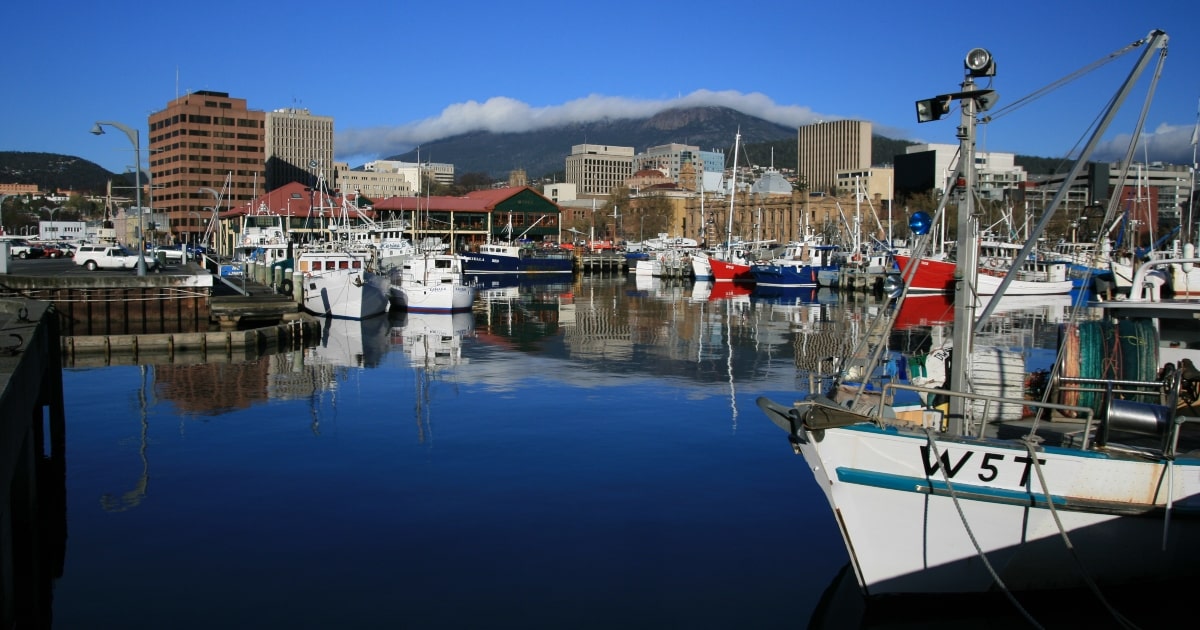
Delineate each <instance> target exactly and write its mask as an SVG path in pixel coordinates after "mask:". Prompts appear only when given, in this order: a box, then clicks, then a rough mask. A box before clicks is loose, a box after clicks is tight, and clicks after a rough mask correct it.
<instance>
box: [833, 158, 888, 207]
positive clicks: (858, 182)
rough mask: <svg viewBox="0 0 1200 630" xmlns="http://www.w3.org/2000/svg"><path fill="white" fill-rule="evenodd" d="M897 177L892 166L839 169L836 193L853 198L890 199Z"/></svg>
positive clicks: (839, 195)
mask: <svg viewBox="0 0 1200 630" xmlns="http://www.w3.org/2000/svg"><path fill="white" fill-rule="evenodd" d="M895 178H896V173H895V171H894V170H893V169H892V167H890V166H873V167H871V168H861V169H847V170H844V171H838V172H837V180H836V181H837V185H836V186H835V187H834V194H835V195H837V196H838V197H849V198H851V199H856V198H858V199H883V200H890V199H891V198H892V185H893V183H894V181H895Z"/></svg>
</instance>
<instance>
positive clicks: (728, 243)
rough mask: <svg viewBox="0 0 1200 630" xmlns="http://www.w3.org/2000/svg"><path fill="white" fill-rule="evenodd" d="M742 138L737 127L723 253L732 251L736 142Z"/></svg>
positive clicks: (735, 191) (727, 253) (735, 190)
mask: <svg viewBox="0 0 1200 630" xmlns="http://www.w3.org/2000/svg"><path fill="white" fill-rule="evenodd" d="M741 140H742V130H741V128H740V127H739V128H738V130H737V134H736V135H735V136H734V137H733V171H731V173H730V178H729V218H728V220H727V221H726V223H727V224H728V225H726V227H725V255H726V256H728V255H729V252H731V251H733V203H734V201H735V200H736V199H737V156H738V143H740V142H741Z"/></svg>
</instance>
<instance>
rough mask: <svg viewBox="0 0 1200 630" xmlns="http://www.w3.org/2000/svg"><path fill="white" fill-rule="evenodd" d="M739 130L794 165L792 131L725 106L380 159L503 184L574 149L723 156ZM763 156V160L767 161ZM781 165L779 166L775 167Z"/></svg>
mask: <svg viewBox="0 0 1200 630" xmlns="http://www.w3.org/2000/svg"><path fill="white" fill-rule="evenodd" d="M739 129H740V130H741V134H742V142H743V143H746V144H747V145H751V144H754V143H762V142H769V141H775V140H778V141H782V142H787V141H788V140H789V139H790V140H791V143H792V155H793V159H792V162H791V163H792V164H795V163H796V162H795V158H794V156H795V151H796V150H795V144H796V130H795V129H792V128H790V127H785V126H783V125H777V124H775V123H772V122H768V121H766V120H763V119H761V118H756V117H754V116H748V115H746V114H743V113H741V112H738V111H736V110H732V109H728V108H725V107H694V108H687V109H671V110H667V111H664V112H660V113H659V114H656V115H655V116H652V117H650V118H645V119H605V120H601V121H596V122H589V123H575V124H571V125H565V126H562V127H556V128H553V129H540V130H537V131H528V132H522V133H491V132H477V133H470V134H464V135H460V136H455V137H452V138H446V139H444V140H437V141H435V142H430V143H426V144H424V145H422V146H421V148H420V149H419V151H418V150H413V151H409V152H408V153H403V154H400V155H394V156H391V157H388V158H386V159H389V160H403V161H405V162H415V161H417V159H418V152H419V153H420V161H422V162H426V161H428V162H439V163H446V164H453V165H454V170H455V172H456V173H459V174H462V173H486V174H487V175H489V176H490V177H492V178H494V179H506V178H507V177H508V173H509V172H510V171H512V170H514V169H524V170H525V172H526V173H527V174H528V175H529V176H530V177H531V178H537V177H541V176H543V175H547V174H550V173H557V172H561V171H562V170H563V168H564V164H565V162H566V159H567V155H568V154H569V153H570V152H571V147H572V146H574V145H577V144H600V145H605V144H608V145H616V146H623V147H633V148H634V150H635V151H639V152H640V151H645V150H646V149H647V148H648V147H652V146H658V145H663V144H671V143H680V144H689V145H693V146H698V147H700V148H701V149H703V150H712V149H718V150H723V151H725V153H726V154H729V153H731V152H732V151H733V138H734V134H735V133H737V131H738V130H739ZM768 157H769V156H768ZM780 164H783V162H780Z"/></svg>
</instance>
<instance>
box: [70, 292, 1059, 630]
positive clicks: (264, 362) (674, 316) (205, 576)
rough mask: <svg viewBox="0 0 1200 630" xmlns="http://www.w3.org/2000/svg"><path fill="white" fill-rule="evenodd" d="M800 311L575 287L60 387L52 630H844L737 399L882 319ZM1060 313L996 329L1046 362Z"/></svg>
mask: <svg viewBox="0 0 1200 630" xmlns="http://www.w3.org/2000/svg"><path fill="white" fill-rule="evenodd" d="M800 299H801V301H802V302H803V303H802V304H797V297H796V296H782V297H777V298H772V299H768V298H765V297H763V296H761V295H755V294H745V293H742V292H736V293H734V294H729V295H726V294H724V293H723V292H721V291H718V292H715V293H714V292H712V291H711V290H710V289H709V288H708V287H706V286H703V285H700V286H693V285H691V284H682V285H673V284H667V285H663V284H660V283H657V282H655V283H645V284H638V283H636V282H635V281H634V279H626V278H583V279H582V280H580V281H578V282H576V283H575V284H565V285H532V286H524V287H507V288H497V289H494V290H489V291H487V292H485V294H483V295H481V297H480V298H479V300H478V301H477V303H476V308H475V310H474V312H473V313H467V314H460V315H456V316H453V317H451V316H448V315H437V316H435V315H424V316H416V315H410V316H407V317H406V316H404V315H396V316H393V317H392V318H391V319H386V318H380V319H377V320H375V321H372V322H368V323H366V324H364V325H361V326H360V325H358V324H346V323H344V322H343V323H341V325H335V326H333V327H331V328H330V330H329V331H328V336H327V338H325V339H323V340H322V343H321V344H320V345H319V346H318V347H314V348H309V349H306V350H304V351H296V352H292V353H284V354H279V355H273V356H268V357H264V358H262V359H260V360H258V361H255V362H251V363H244V364H206V365H190V366H173V365H157V366H132V367H108V368H101V369H71V370H68V371H67V373H66V374H65V377H64V385H65V390H66V408H67V420H68V423H67V530H68V538H67V545H66V561H65V567H64V574H63V576H62V577H61V578H60V579H59V580H58V581H57V582H56V587H55V592H54V607H53V616H54V625H55V627H56V628H100V627H104V628H214V627H254V628H262V627H288V628H330V627H344V628H401V627H403V628H424V627H468V628H497V627H521V628H531V627H544V628H563V627H570V628H576V627H598V628H614V627H655V628H663V627H675V628H768V627H803V626H807V625H809V624H810V622H813V624H814V625H828V626H830V627H839V626H841V627H845V626H846V625H847V624H846V623H843V622H842V621H839V620H837V616H836V614H837V613H836V610H837V608H831V607H830V604H829V603H826V604H823V605H819V602H820V601H821V599H822V596H823V594H825V592H826V590H827V589H830V587H836V586H837V585H838V584H839V583H840V582H839V578H840V570H841V569H842V567H843V566H844V565H845V564H846V562H847V555H846V551H845V549H844V547H843V545H842V542H841V539H840V537H839V536H838V533H837V530H836V527H835V525H834V521H833V519H832V517H831V515H830V514H829V511H828V507H827V504H826V503H825V501H824V498H823V497H822V496H821V494H820V492H819V490H818V488H817V487H816V484H815V483H814V482H813V481H812V477H811V476H810V475H809V474H808V473H807V471H806V469H805V466H804V462H803V460H802V459H801V458H800V457H798V456H794V455H792V452H791V449H790V447H789V445H788V443H787V439H786V437H785V435H784V434H783V432H781V431H780V430H779V429H777V428H776V427H775V426H774V425H772V424H771V423H770V422H768V421H767V420H766V418H765V417H764V416H763V415H762V413H761V412H760V411H759V410H758V409H757V407H756V406H755V405H754V400H755V398H757V397H758V396H760V395H767V396H770V397H772V398H774V399H776V400H781V401H787V400H791V399H793V398H795V397H796V395H797V394H796V390H797V389H798V388H800V387H803V386H804V385H805V382H806V380H805V378H804V377H803V376H802V372H801V369H802V368H807V367H811V365H812V364H813V363H814V361H815V360H816V359H817V358H819V357H821V356H828V355H829V353H830V352H833V351H835V350H836V349H837V348H838V344H839V343H843V342H844V341H845V340H847V339H853V338H855V336H856V335H859V334H862V332H863V329H864V327H865V324H866V323H867V322H869V321H870V320H871V319H872V318H873V317H875V316H876V315H877V314H878V311H879V307H878V305H876V304H874V302H873V300H870V299H868V298H866V297H865V296H857V297H855V298H854V301H852V300H850V299H849V298H847V297H844V296H840V295H836V294H828V293H824V292H822V293H820V294H815V295H805V296H801V297H800ZM839 299H841V302H840V303H839ZM1054 312H1055V307H1054V305H1051V306H1050V307H1041V308H1040V309H1032V310H1030V311H1029V312H1026V311H1024V310H1018V311H1016V312H1015V313H1014V314H1011V315H1008V316H1005V318H1004V321H1006V322H1008V323H1009V324H1010V325H1008V326H1007V328H1003V327H1002V328H1001V329H1000V330H998V332H997V334H1005V335H1010V336H1011V337H1009V338H1010V339H1011V341H1012V343H1013V344H1014V345H1018V346H1022V347H1026V348H1029V349H1030V351H1031V354H1036V352H1037V351H1036V349H1035V348H1036V346H1038V345H1039V344H1044V340H1045V339H1046V338H1051V339H1052V334H1048V333H1047V331H1048V330H1052V329H1053V321H1054V318H1055V314H1054ZM922 334H923V333H922ZM905 343H919V342H914V341H913V340H911V339H909V340H907V341H905ZM835 590H836V589H831V590H830V593H831V594H832V593H834V592H835ZM846 597H847V595H846V594H845V592H844V591H842V592H841V595H839V598H835V599H831V600H829V601H840V602H842V603H845V602H846V601H849V602H851V604H852V605H851V608H853V604H854V603H855V599H856V598H857V596H856V595H853V594H851V595H850V596H849V599H844V598H846ZM857 599H858V600H859V601H860V600H861V598H857ZM831 610H833V611H834V612H831ZM925 610H928V609H925ZM931 614H932V613H931ZM932 619H933V618H932V617H930V618H929V619H925V620H924V621H922V622H918V625H926V622H929V621H931V620H932ZM960 621H961V620H960ZM991 621H992V622H993V623H999V621H1005V622H1009V621H1015V619H1012V618H1008V617H1005V616H1004V615H1003V614H1001V615H999V616H994V618H993V619H992V620H991ZM855 623H856V624H857V623H858V622H857V621H856V622H855Z"/></svg>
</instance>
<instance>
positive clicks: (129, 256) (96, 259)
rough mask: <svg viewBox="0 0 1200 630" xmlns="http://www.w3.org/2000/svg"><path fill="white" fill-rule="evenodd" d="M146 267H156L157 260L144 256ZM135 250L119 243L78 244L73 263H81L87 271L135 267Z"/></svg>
mask: <svg viewBox="0 0 1200 630" xmlns="http://www.w3.org/2000/svg"><path fill="white" fill-rule="evenodd" d="M145 259H146V269H148V270H154V269H156V268H157V267H158V260H156V259H155V258H153V257H151V256H146V257H145ZM137 263H138V255H137V252H131V251H129V250H127V249H125V248H124V247H121V246H120V245H95V244H89V245H80V246H79V250H78V251H76V252H75V264H76V265H81V266H83V267H84V268H85V269H87V270H88V271H95V270H97V269H137Z"/></svg>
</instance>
